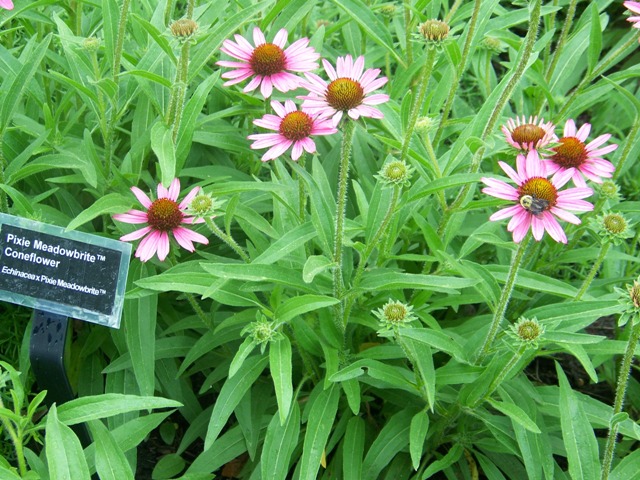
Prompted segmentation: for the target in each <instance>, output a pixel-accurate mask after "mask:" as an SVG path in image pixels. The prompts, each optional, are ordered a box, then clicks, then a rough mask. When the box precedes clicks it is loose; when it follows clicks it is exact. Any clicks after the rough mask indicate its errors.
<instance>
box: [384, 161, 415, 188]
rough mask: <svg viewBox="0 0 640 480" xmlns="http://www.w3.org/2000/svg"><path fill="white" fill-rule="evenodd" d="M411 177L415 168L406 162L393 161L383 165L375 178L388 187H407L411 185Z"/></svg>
mask: <svg viewBox="0 0 640 480" xmlns="http://www.w3.org/2000/svg"><path fill="white" fill-rule="evenodd" d="M411 175H413V167H411V166H410V165H407V163H406V162H405V161H404V160H395V159H392V160H391V161H388V162H387V163H385V164H384V165H383V167H382V168H381V169H380V171H379V172H378V174H377V175H376V176H375V177H376V178H377V179H378V180H380V181H381V182H383V183H386V184H387V185H397V186H406V185H409V183H410V178H411Z"/></svg>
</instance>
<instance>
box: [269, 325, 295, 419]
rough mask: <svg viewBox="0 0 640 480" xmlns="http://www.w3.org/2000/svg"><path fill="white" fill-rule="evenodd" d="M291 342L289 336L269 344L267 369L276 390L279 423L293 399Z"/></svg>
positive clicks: (284, 417)
mask: <svg viewBox="0 0 640 480" xmlns="http://www.w3.org/2000/svg"><path fill="white" fill-rule="evenodd" d="M291 365H292V364H291V342H290V341H289V337H287V336H286V335H282V337H281V338H280V339H278V340H276V341H275V342H271V343H270V344H269V370H270V371H271V378H272V379H273V386H274V387H275V390H276V400H277V402H278V412H280V424H281V425H284V423H285V421H286V419H287V417H288V416H289V410H290V409H291V400H292V399H293V383H292V381H291Z"/></svg>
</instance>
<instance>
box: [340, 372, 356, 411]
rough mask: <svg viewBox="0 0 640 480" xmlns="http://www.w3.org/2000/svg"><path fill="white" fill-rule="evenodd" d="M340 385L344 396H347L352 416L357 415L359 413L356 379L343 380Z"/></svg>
mask: <svg viewBox="0 0 640 480" xmlns="http://www.w3.org/2000/svg"><path fill="white" fill-rule="evenodd" d="M340 384H341V385H342V389H343V390H344V394H345V395H346V396H347V403H348V404H349V408H350V409H351V411H352V412H353V414H354V415H358V414H359V413H360V402H361V397H360V382H359V381H358V379H357V378H352V379H350V380H344V381H343V382H340Z"/></svg>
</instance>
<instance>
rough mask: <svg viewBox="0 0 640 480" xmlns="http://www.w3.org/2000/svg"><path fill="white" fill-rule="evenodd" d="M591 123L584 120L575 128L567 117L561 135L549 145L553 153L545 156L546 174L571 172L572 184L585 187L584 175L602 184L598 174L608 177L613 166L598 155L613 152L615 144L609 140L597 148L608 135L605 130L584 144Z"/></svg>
mask: <svg viewBox="0 0 640 480" xmlns="http://www.w3.org/2000/svg"><path fill="white" fill-rule="evenodd" d="M590 131H591V124H590V123H585V124H584V125H582V126H581V127H580V128H579V129H576V124H575V122H574V121H573V120H571V119H570V120H567V123H566V124H565V126H564V136H563V137H562V138H560V139H559V140H558V143H559V145H557V146H555V147H553V148H552V149H551V150H552V151H553V155H552V156H551V157H550V158H548V159H545V162H544V164H545V168H546V171H547V174H548V175H550V174H552V173H556V172H565V171H568V172H571V178H572V179H573V183H574V184H575V185H576V187H586V186H587V183H586V182H585V180H584V179H585V178H587V179H589V180H591V181H593V182H596V183H602V177H604V178H610V177H611V176H612V175H613V172H614V171H615V169H616V167H614V166H613V164H612V163H611V162H609V161H607V160H605V159H604V158H601V157H602V155H605V154H607V153H611V152H613V151H614V150H615V149H616V148H618V145H616V144H615V143H612V144H611V145H607V146H606V147H602V148H598V147H600V146H601V145H602V144H603V143H605V142H606V141H607V140H609V138H611V134H609V133H605V134H604V135H600V136H599V137H598V138H596V139H595V140H592V141H591V142H589V143H588V144H587V143H585V142H586V140H587V137H588V136H589V132H590Z"/></svg>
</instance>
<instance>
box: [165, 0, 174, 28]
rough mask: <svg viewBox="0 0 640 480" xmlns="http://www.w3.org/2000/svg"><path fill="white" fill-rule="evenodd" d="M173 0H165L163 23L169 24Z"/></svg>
mask: <svg viewBox="0 0 640 480" xmlns="http://www.w3.org/2000/svg"><path fill="white" fill-rule="evenodd" d="M174 3H175V0H167V5H166V6H165V7H164V24H165V25H169V22H170V21H171V14H172V12H173V7H174Z"/></svg>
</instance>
